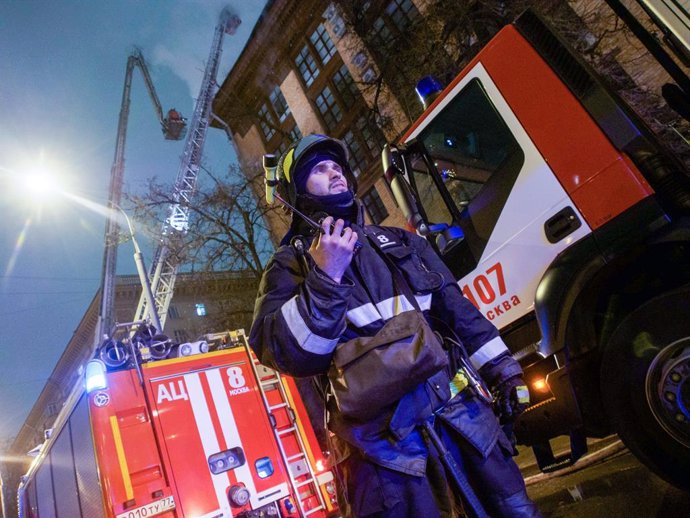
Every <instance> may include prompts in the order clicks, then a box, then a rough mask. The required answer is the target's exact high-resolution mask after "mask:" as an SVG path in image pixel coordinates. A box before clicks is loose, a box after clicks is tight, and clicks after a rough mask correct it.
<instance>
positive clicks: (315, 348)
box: [280, 295, 338, 354]
mask: <svg viewBox="0 0 690 518" xmlns="http://www.w3.org/2000/svg"><path fill="white" fill-rule="evenodd" d="M280 311H281V313H282V314H283V318H284V319H285V322H286V323H287V325H288V328H289V329H290V332H291V333H292V336H294V337H295V340H296V341H297V343H298V344H299V345H300V347H301V348H302V349H304V350H305V351H308V352H310V353H314V354H329V353H332V352H333V350H334V349H335V346H336V345H337V344H338V339H337V338H334V339H331V338H323V337H322V336H319V335H317V334H314V333H312V331H311V330H310V329H309V327H307V323H306V322H305V321H304V319H303V318H302V315H300V313H299V311H298V310H297V295H295V296H294V297H292V298H291V299H290V300H288V301H287V302H286V303H285V304H283V306H282V307H281V308H280Z"/></svg>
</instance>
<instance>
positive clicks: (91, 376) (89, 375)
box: [84, 360, 108, 394]
mask: <svg viewBox="0 0 690 518" xmlns="http://www.w3.org/2000/svg"><path fill="white" fill-rule="evenodd" d="M84 379H85V384H86V393H87V394H90V393H91V392H92V391H94V390H103V389H106V388H108V382H107V381H106V379H105V363H103V362H102V361H101V360H91V361H89V362H88V363H87V364H86V372H85V374H84Z"/></svg>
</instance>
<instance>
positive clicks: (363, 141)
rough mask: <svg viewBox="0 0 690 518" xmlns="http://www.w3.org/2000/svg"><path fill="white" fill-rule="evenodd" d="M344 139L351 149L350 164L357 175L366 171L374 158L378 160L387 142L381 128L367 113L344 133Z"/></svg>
mask: <svg viewBox="0 0 690 518" xmlns="http://www.w3.org/2000/svg"><path fill="white" fill-rule="evenodd" d="M343 140H344V141H345V143H346V144H347V146H348V148H349V150H350V166H351V167H352V172H353V173H354V174H355V176H358V175H359V174H360V173H361V172H362V171H365V170H366V169H367V168H368V167H369V166H370V165H371V164H372V163H373V161H374V160H378V156H379V153H380V152H381V149H382V148H383V146H384V144H385V143H386V142H385V139H384V137H383V134H382V133H381V130H380V129H379V128H378V126H376V125H375V124H374V123H373V121H371V119H370V118H368V117H367V116H366V115H362V116H361V117H359V119H357V121H355V123H354V124H353V125H352V127H351V129H350V130H349V131H348V132H347V133H345V135H343Z"/></svg>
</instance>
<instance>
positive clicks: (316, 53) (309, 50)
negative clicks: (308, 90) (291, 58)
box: [295, 24, 336, 87]
mask: <svg viewBox="0 0 690 518" xmlns="http://www.w3.org/2000/svg"><path fill="white" fill-rule="evenodd" d="M335 52H336V51H335V45H334V44H333V40H331V37H330V36H329V35H328V32H327V31H326V27H324V26H323V24H319V26H318V27H317V28H316V30H315V31H314V32H313V33H312V35H311V36H309V41H308V42H307V43H306V44H305V45H304V47H302V50H300V52H299V54H297V57H296V58H295V65H297V70H299V73H300V75H301V76H302V79H303V80H304V84H305V85H307V87H309V86H311V85H312V83H313V82H314V80H315V79H316V78H317V77H318V76H319V73H320V71H321V68H322V67H323V65H325V64H326V63H328V62H329V61H330V60H331V58H332V57H333V56H335ZM317 57H318V60H317Z"/></svg>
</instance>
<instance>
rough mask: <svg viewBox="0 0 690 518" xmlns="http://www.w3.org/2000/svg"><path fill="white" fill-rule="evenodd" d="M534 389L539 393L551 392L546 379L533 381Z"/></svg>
mask: <svg viewBox="0 0 690 518" xmlns="http://www.w3.org/2000/svg"><path fill="white" fill-rule="evenodd" d="M532 388H533V389H534V390H535V391H537V392H547V391H548V390H549V385H548V384H547V383H546V379H544V378H537V379H535V380H533V381H532Z"/></svg>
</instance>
